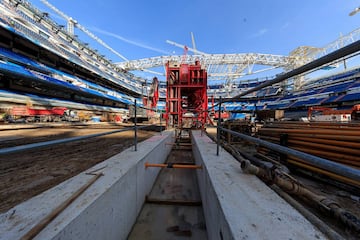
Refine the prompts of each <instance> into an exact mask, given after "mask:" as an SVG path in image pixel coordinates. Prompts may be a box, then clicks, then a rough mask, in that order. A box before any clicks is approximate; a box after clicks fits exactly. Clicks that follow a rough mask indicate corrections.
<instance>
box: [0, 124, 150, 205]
mask: <svg viewBox="0 0 360 240" xmlns="http://www.w3.org/2000/svg"><path fill="white" fill-rule="evenodd" d="M119 128H121V126H99V125H94V126H72V127H61V128H59V127H56V128H36V129H21V130H11V131H4V130H3V131H0V149H2V148H8V147H14V146H19V145H24V144H29V143H34V142H43V141H49V140H54V139H61V138H70V137H75V136H82V135H89V134H94V133H100V132H109V131H113V130H115V129H119ZM154 134H156V132H153V131H144V130H139V131H138V141H139V142H140V141H143V140H145V139H147V138H149V137H151V136H153V135H154ZM133 144H134V132H133V131H126V132H121V133H115V134H111V135H105V136H101V137H97V138H91V139H88V140H82V141H78V142H72V143H65V144H60V145H56V146H51V147H46V148H42V149H37V150H30V151H25V152H21V153H14V154H8V155H4V156H1V155H0V202H1V204H0V212H5V211H7V210H8V209H10V208H12V207H14V206H15V205H17V204H19V203H21V202H23V201H25V200H27V199H29V198H31V197H33V196H35V195H37V194H39V193H41V192H43V191H45V190H47V189H49V188H51V187H53V186H55V185H57V184H59V183H61V182H63V181H65V180H66V179H68V178H71V177H73V176H75V175H77V174H79V173H80V172H82V171H85V170H86V169H88V168H90V167H92V166H94V165H95V164H97V163H99V162H102V161H104V160H106V159H108V158H110V157H111V156H113V155H116V154H117V153H120V152H121V151H123V150H124V149H127V148H129V147H131V146H133Z"/></svg>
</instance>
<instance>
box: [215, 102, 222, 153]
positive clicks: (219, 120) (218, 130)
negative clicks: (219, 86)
mask: <svg viewBox="0 0 360 240" xmlns="http://www.w3.org/2000/svg"><path fill="white" fill-rule="evenodd" d="M220 124H221V96H220V99H219V115H218V122H217V131H216V156H219V148H220Z"/></svg>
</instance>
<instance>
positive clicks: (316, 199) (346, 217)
mask: <svg viewBox="0 0 360 240" xmlns="http://www.w3.org/2000/svg"><path fill="white" fill-rule="evenodd" d="M244 162H247V163H244V164H241V167H242V168H243V171H244V172H248V173H252V174H255V175H257V176H259V177H260V178H264V177H265V180H270V181H272V182H273V183H274V184H276V185H277V186H279V187H280V188H281V189H282V190H284V191H285V192H288V193H290V194H294V195H297V196H300V197H303V198H306V199H308V200H310V201H311V202H313V203H314V204H315V205H316V206H318V207H319V208H320V209H321V210H324V211H327V212H328V213H330V214H332V215H333V216H335V217H336V218H337V219H339V220H341V221H342V222H343V223H344V224H346V225H347V226H350V227H351V228H353V229H355V230H356V231H360V219H359V218H358V217H357V216H355V215H353V214H352V213H350V212H348V211H346V210H345V209H343V208H342V207H341V206H340V205H339V204H338V203H337V202H335V201H333V200H332V199H329V198H327V197H326V196H323V195H319V194H316V193H314V192H312V191H310V190H309V189H307V188H305V187H304V186H302V185H300V184H299V183H298V182H296V181H290V180H288V176H287V175H284V174H283V173H282V172H281V171H279V170H273V171H272V174H265V175H264V174H263V172H264V171H265V170H261V169H260V168H258V167H256V166H254V165H252V164H251V163H250V162H248V161H244Z"/></svg>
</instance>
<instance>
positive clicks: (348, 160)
mask: <svg viewBox="0 0 360 240" xmlns="http://www.w3.org/2000/svg"><path fill="white" fill-rule="evenodd" d="M258 135H259V137H260V138H261V139H263V140H267V141H271V142H274V143H277V144H281V145H284V146H287V147H289V148H293V149H296V150H299V151H302V152H306V153H309V154H312V155H315V156H318V157H321V158H325V159H328V160H331V161H334V162H338V163H341V164H344V165H348V166H351V167H353V168H358V169H360V124H359V123H357V124H355V123H336V122H326V123H325V122H310V123H304V122H270V123H266V124H264V126H263V127H262V128H261V129H259V131H258ZM287 162H288V163H290V164H293V165H296V166H298V167H301V168H306V169H308V170H310V171H314V172H317V173H320V174H323V175H327V176H329V177H331V178H334V179H336V180H338V181H341V182H345V183H347V184H350V185H353V186H357V187H360V183H359V182H358V181H354V180H352V179H350V178H346V177H341V176H339V175H336V174H333V173H330V172H328V171H326V170H324V169H320V168H318V167H315V166H313V165H311V164H309V163H306V162H305V161H303V160H301V159H298V158H296V157H291V156H287Z"/></svg>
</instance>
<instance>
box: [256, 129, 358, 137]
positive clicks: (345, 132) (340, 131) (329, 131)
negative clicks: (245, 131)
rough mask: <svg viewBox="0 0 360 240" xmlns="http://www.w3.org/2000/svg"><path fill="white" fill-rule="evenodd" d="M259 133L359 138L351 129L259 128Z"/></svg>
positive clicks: (356, 132)
mask: <svg viewBox="0 0 360 240" xmlns="http://www.w3.org/2000/svg"><path fill="white" fill-rule="evenodd" d="M259 132H279V133H302V134H304V133H308V134H314V133H315V134H326V135H346V136H359V137H360V132H358V131H353V130H351V129H349V130H345V129H337V130H336V131H334V130H333V129H286V128H261V129H260V130H259Z"/></svg>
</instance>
